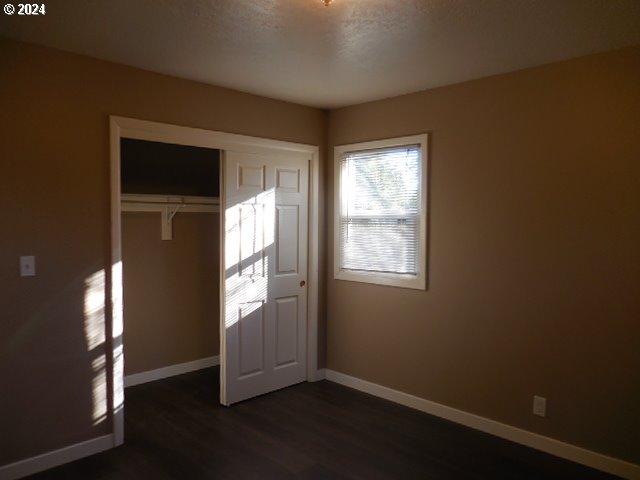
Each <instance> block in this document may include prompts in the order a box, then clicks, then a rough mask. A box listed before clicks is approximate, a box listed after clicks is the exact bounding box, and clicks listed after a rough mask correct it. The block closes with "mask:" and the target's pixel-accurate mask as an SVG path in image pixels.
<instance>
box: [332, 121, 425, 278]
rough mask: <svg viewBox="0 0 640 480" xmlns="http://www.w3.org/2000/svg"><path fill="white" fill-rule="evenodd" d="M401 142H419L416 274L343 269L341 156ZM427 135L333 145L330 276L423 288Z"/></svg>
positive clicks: (416, 143)
mask: <svg viewBox="0 0 640 480" xmlns="http://www.w3.org/2000/svg"><path fill="white" fill-rule="evenodd" d="M403 145H419V150H420V199H419V201H420V215H419V222H420V225H419V240H418V241H419V246H418V255H419V257H418V274H417V275H408V274H400V273H380V272H360V271H358V272H356V271H353V270H344V269H342V268H341V265H340V253H341V251H342V243H341V241H342V239H341V236H340V224H341V218H342V215H343V212H342V205H343V201H342V192H343V185H342V167H341V162H342V157H343V155H344V154H345V153H349V152H356V151H361V150H374V149H383V148H391V147H398V146H403ZM427 153H428V135H427V134H426V133H423V134H420V135H412V136H407V137H400V138H390V139H385V140H376V141H371V142H362V143H353V144H349V145H338V146H336V147H335V148H334V164H333V165H334V203H333V211H334V221H333V247H334V248H333V278H335V279H337V280H347V281H352V282H362V283H373V284H377V285H388V286H392V287H401V288H413V289H418V290H425V289H426V285H427V185H428V183H427V171H428V156H427Z"/></svg>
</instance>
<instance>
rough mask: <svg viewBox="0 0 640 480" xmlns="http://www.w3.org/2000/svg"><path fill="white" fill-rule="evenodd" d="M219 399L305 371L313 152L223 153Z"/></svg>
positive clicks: (231, 399)
mask: <svg viewBox="0 0 640 480" xmlns="http://www.w3.org/2000/svg"><path fill="white" fill-rule="evenodd" d="M224 158H225V160H224V186H223V187H224V188H223V190H224V194H223V205H222V208H223V210H224V233H223V235H224V249H223V251H224V252H225V253H224V262H223V263H224V269H225V270H224V275H223V282H222V283H223V287H222V289H223V293H224V297H223V298H224V308H223V316H222V318H221V322H220V323H221V339H222V341H221V346H222V348H221V352H220V360H221V362H220V363H221V365H220V369H221V370H220V371H221V375H220V402H221V403H222V404H224V405H230V404H232V403H235V402H239V401H241V400H245V399H247V398H251V397H255V396H257V395H261V394H264V393H267V392H271V391H273V390H277V389H279V388H283V387H286V386H289V385H293V384H295V383H299V382H302V381H304V380H305V379H306V362H307V349H306V345H307V343H306V337H307V288H306V281H307V234H308V228H307V222H308V219H307V216H308V183H309V156H308V155H307V154H301V153H291V152H286V151H274V152H273V153H269V154H267V155H263V154H260V155H258V154H248V153H238V152H233V151H226V152H225V154H224Z"/></svg>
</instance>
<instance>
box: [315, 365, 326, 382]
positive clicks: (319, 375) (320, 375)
mask: <svg viewBox="0 0 640 480" xmlns="http://www.w3.org/2000/svg"><path fill="white" fill-rule="evenodd" d="M326 378H327V369H326V368H319V369H318V370H316V380H315V381H316V382H317V381H319V380H325V379H326Z"/></svg>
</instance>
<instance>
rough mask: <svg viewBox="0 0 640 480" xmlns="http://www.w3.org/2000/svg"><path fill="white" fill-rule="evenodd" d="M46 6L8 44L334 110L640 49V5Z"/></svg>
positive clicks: (314, 2) (456, 1)
mask: <svg viewBox="0 0 640 480" xmlns="http://www.w3.org/2000/svg"><path fill="white" fill-rule="evenodd" d="M39 1H40V2H42V1H44V2H45V4H46V15H45V16H43V17H19V16H17V15H13V16H7V15H5V14H2V15H0V35H4V36H7V37H11V38H16V39H19V40H24V41H27V42H31V43H37V44H42V45H46V46H50V47H54V48H58V49H62V50H68V51H72V52H77V53H81V54H85V55H89V56H92V57H97V58H102V59H106V60H111V61H114V62H118V63H123V64H126V65H132V66H136V67H140V68H143V69H146V70H151V71H155V72H161V73H166V74H169V75H175V76H178V77H183V78H188V79H192V80H198V81H201V82H206V83H211V84H214V85H220V86H224V87H230V88H234V89H237V90H242V91H245V92H251V93H255V94H259V95H264V96H267V97H272V98H277V99H282V100H288V101H292V102H296V103H300V104H304V105H311V106H316V107H323V108H335V107H340V106H345V105H352V104H355V103H361V102H365V101H369V100H375V99H379V98H384V97H390V96H394V95H400V94H404V93H410V92H414V91H418V90H423V89H426V88H432V87H436V86H441V85H446V84H451V83H457V82H461V81H465V80H470V79H473V78H479V77H484V76H488V75H493V74H497V73H503V72H508V71H513V70H518V69H522V68H526V67H530V66H534V65H540V64H543V63H549V62H553V61H558V60H563V59H567V58H572V57H577V56H581V55H587V54H590V53H595V52H599V51H605V50H611V49H615V48H619V47H623V46H627V45H635V44H640V0H334V1H333V3H332V4H331V5H330V6H329V7H325V6H324V4H323V3H322V1H321V0H188V1H187V0H39ZM3 3H4V2H3Z"/></svg>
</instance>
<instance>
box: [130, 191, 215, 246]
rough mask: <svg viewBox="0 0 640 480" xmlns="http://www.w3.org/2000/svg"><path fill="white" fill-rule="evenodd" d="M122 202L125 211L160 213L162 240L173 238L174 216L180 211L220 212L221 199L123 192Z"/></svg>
mask: <svg viewBox="0 0 640 480" xmlns="http://www.w3.org/2000/svg"><path fill="white" fill-rule="evenodd" d="M120 203H121V210H122V211H123V212H158V213H160V223H161V235H162V240H172V239H173V217H175V216H176V214H177V213H178V212H186V213H218V212H220V199H219V198H214V197H191V196H175V195H143V194H130V193H123V194H121V195H120Z"/></svg>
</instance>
